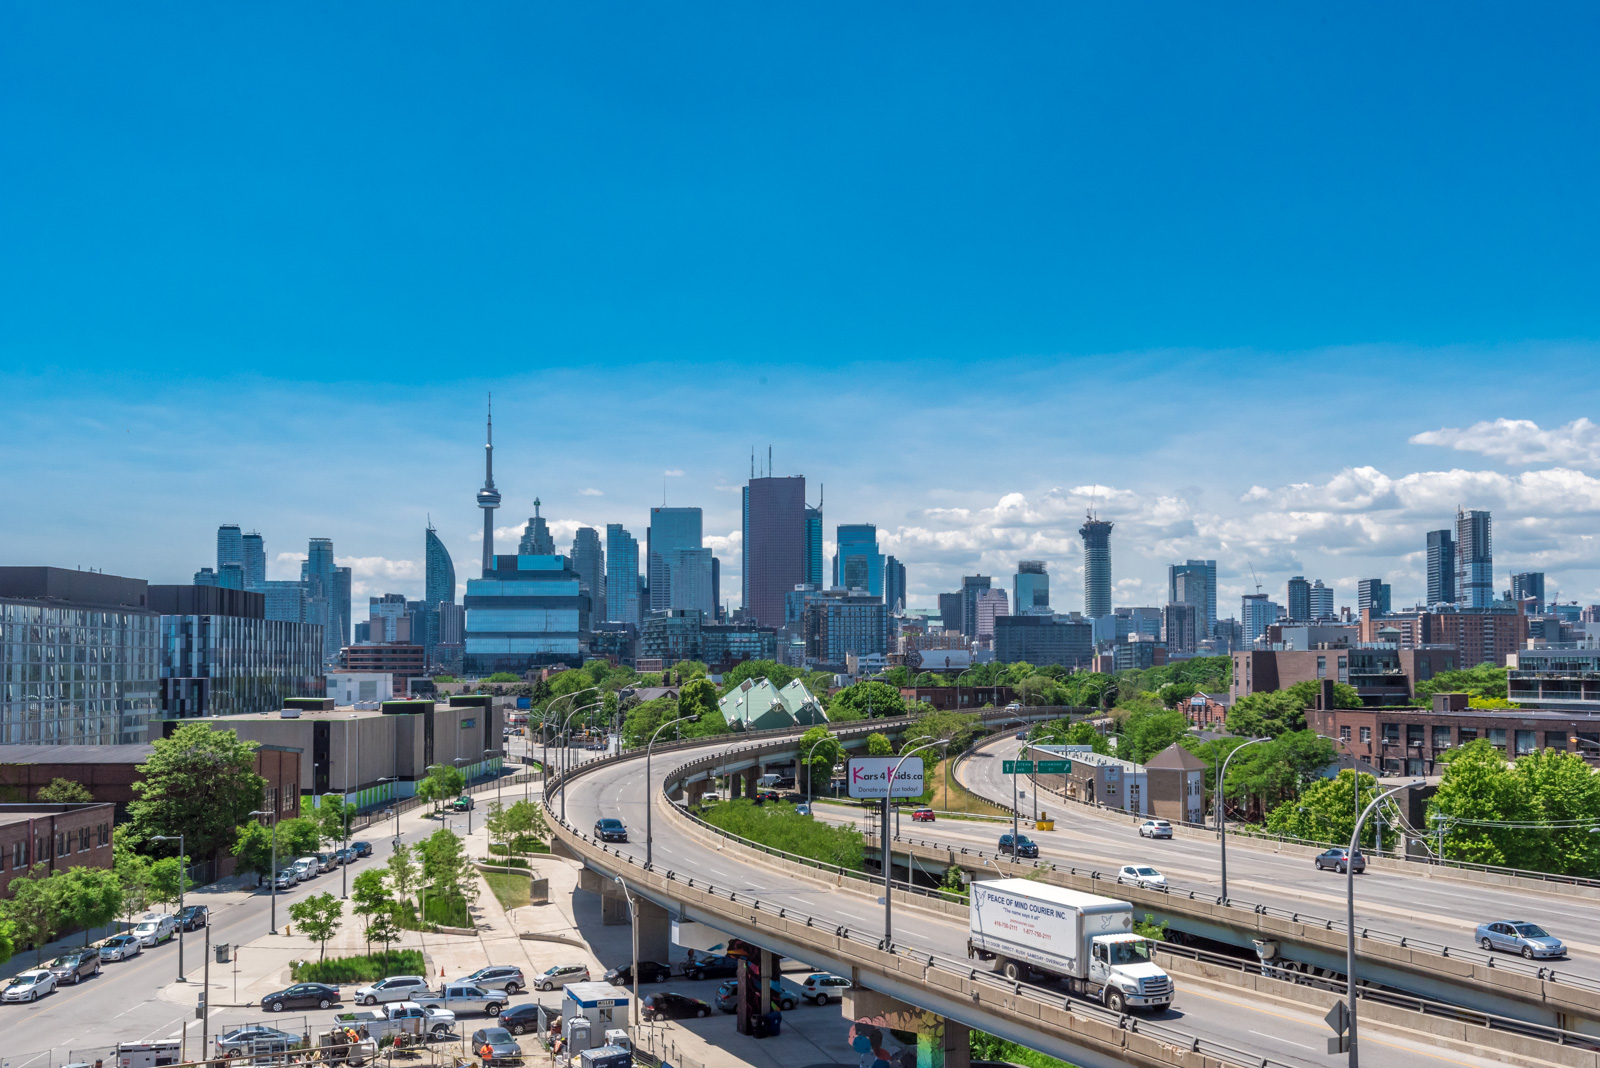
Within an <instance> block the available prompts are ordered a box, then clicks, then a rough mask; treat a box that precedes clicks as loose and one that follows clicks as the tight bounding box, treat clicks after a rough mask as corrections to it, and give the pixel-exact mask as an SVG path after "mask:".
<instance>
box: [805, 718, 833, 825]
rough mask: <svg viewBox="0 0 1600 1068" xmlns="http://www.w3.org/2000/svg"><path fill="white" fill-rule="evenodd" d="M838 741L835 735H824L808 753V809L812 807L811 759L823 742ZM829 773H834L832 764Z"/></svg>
mask: <svg viewBox="0 0 1600 1068" xmlns="http://www.w3.org/2000/svg"><path fill="white" fill-rule="evenodd" d="M836 741H838V739H836V738H835V737H834V736H833V735H831V734H827V733H824V734H823V736H822V737H821V738H818V739H817V741H816V744H815V745H813V746H812V747H811V749H810V751H809V752H807V753H806V806H807V807H810V805H811V758H812V757H813V756H815V755H816V752H817V746H818V745H821V744H822V743H823V742H836ZM828 771H829V772H830V773H831V772H832V771H833V768H832V765H831V764H830V766H829V768H828Z"/></svg>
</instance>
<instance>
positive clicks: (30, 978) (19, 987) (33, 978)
mask: <svg viewBox="0 0 1600 1068" xmlns="http://www.w3.org/2000/svg"><path fill="white" fill-rule="evenodd" d="M55 988H56V977H55V976H54V975H51V974H50V969H48V968H29V969H28V970H27V971H25V972H18V973H17V974H16V975H15V976H13V977H12V979H11V982H9V983H7V984H6V988H5V989H4V990H0V1001H38V1000H39V999H40V998H42V997H44V996H45V995H46V994H49V993H53V992H54V991H55Z"/></svg>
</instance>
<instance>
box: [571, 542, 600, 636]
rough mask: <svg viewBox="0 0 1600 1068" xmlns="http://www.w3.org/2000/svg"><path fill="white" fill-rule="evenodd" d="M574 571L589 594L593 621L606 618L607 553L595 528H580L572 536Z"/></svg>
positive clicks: (590, 612)
mask: <svg viewBox="0 0 1600 1068" xmlns="http://www.w3.org/2000/svg"><path fill="white" fill-rule="evenodd" d="M572 570H574V571H576V572H577V573H578V582H579V584H580V585H582V587H583V588H584V590H585V591H587V592H588V594H589V616H590V618H591V619H596V620H601V619H605V618H606V551H605V548H604V547H603V546H601V544H600V532H599V531H598V530H596V529H594V527H579V528H578V531H577V533H575V534H573V535H572Z"/></svg>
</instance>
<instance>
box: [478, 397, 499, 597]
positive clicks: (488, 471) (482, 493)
mask: <svg viewBox="0 0 1600 1068" xmlns="http://www.w3.org/2000/svg"><path fill="white" fill-rule="evenodd" d="M483 449H484V452H483V489H481V490H479V491H478V507H479V508H482V509H483V573H484V574H485V575H487V574H488V573H489V572H491V571H493V570H494V510H495V509H496V508H498V507H500V491H499V490H497V489H495V488H494V397H493V395H492V394H491V395H490V398H489V436H488V440H487V441H486V442H485V444H484V446H483Z"/></svg>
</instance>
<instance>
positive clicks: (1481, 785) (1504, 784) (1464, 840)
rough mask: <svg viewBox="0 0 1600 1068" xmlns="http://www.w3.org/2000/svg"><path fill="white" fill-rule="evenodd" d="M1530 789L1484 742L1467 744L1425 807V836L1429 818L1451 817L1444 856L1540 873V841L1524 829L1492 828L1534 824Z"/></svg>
mask: <svg viewBox="0 0 1600 1068" xmlns="http://www.w3.org/2000/svg"><path fill="white" fill-rule="evenodd" d="M1531 785H1532V784H1531V782H1530V776H1524V775H1517V774H1516V773H1515V772H1513V771H1512V769H1511V768H1510V766H1508V765H1507V764H1506V758H1505V755H1504V754H1503V753H1501V752H1500V750H1499V749H1497V748H1495V747H1494V746H1493V745H1491V744H1490V743H1489V742H1488V741H1486V740H1484V739H1482V738H1480V739H1478V740H1477V741H1474V742H1469V743H1467V744H1466V745H1464V746H1462V747H1461V748H1460V750H1459V751H1458V752H1457V753H1456V755H1455V758H1454V759H1452V760H1451V761H1450V763H1448V764H1446V765H1445V771H1444V778H1443V779H1442V780H1441V781H1440V783H1439V789H1438V791H1437V792H1436V793H1435V794H1434V795H1433V800H1432V803H1431V804H1430V805H1429V818H1430V822H1429V825H1428V826H1429V830H1432V829H1433V826H1434V824H1433V823H1432V817H1433V815H1434V814H1437V815H1440V816H1446V817H1450V822H1449V823H1448V827H1449V831H1448V833H1447V834H1446V835H1445V839H1444V852H1445V855H1446V856H1448V857H1453V858H1455V859H1457V860H1466V861H1471V862H1473V863H1477V864H1497V865H1509V866H1511V867H1516V868H1526V869H1531V870H1540V869H1542V867H1543V865H1544V864H1545V863H1546V861H1547V859H1548V857H1549V853H1548V850H1547V842H1546V840H1545V838H1544V836H1542V835H1540V834H1539V833H1537V831H1536V830H1533V829H1530V828H1528V827H1501V826H1495V824H1501V823H1508V822H1510V823H1522V824H1537V823H1538V822H1539V817H1540V812H1539V809H1538V806H1537V804H1536V803H1535V799H1534V796H1533V792H1532V789H1531Z"/></svg>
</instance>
